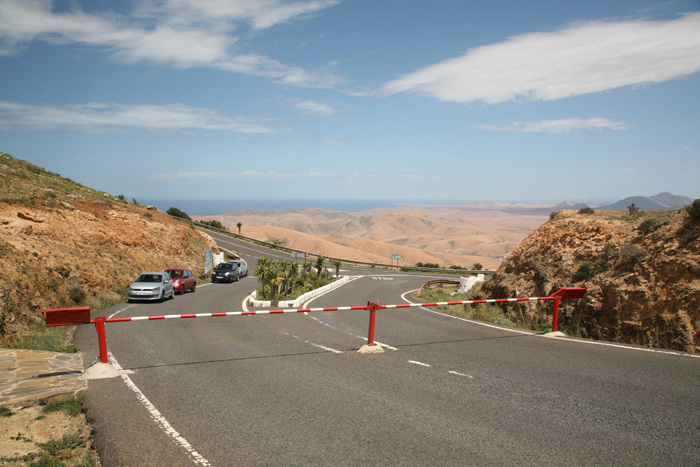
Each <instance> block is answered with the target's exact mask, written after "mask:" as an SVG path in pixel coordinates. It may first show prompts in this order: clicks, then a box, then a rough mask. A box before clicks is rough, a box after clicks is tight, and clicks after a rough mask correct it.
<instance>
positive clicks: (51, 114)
mask: <svg viewBox="0 0 700 467" xmlns="http://www.w3.org/2000/svg"><path fill="white" fill-rule="evenodd" d="M0 129H2V130H21V131H25V130H70V131H77V132H82V133H107V132H118V131H142V132H174V131H223V132H233V133H250V134H254V133H275V132H276V130H275V129H274V128H272V127H270V126H268V125H266V124H264V123H260V122H258V121H256V120H255V119H252V118H244V117H232V116H228V115H224V114H221V113H220V112H218V111H216V110H212V109H207V108H202V107H193V106H191V105H186V104H181V103H173V104H135V105H122V104H114V103H109V102H90V103H85V104H74V105H64V106H57V105H48V104H25V103H17V102H6V101H0Z"/></svg>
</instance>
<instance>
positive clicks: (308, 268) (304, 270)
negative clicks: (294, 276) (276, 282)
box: [301, 261, 313, 277]
mask: <svg viewBox="0 0 700 467" xmlns="http://www.w3.org/2000/svg"><path fill="white" fill-rule="evenodd" d="M312 266H313V265H312V264H311V262H310V261H304V262H303V263H301V271H302V274H303V275H304V277H306V276H307V275H308V274H309V272H311V267H312Z"/></svg>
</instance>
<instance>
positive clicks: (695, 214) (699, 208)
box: [685, 199, 700, 222]
mask: <svg viewBox="0 0 700 467" xmlns="http://www.w3.org/2000/svg"><path fill="white" fill-rule="evenodd" d="M685 209H686V210H687V211H688V214H690V217H691V219H693V220H694V221H695V222H700V199H696V200H695V201H693V204H691V205H690V206H688V207H686V208H685Z"/></svg>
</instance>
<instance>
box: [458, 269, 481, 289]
mask: <svg viewBox="0 0 700 467" xmlns="http://www.w3.org/2000/svg"><path fill="white" fill-rule="evenodd" d="M483 281H484V275H483V274H477V275H476V276H466V277H465V276H462V277H460V278H459V290H458V292H460V293H464V292H468V291H469V289H471V288H472V287H474V284H476V283H477V282H483Z"/></svg>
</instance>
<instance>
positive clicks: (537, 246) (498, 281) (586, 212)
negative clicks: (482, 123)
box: [470, 200, 700, 352]
mask: <svg viewBox="0 0 700 467" xmlns="http://www.w3.org/2000/svg"><path fill="white" fill-rule="evenodd" d="M564 286H576V287H585V288H586V289H587V290H588V291H587V293H586V295H585V296H584V298H582V299H580V300H572V301H568V300H564V301H562V306H561V308H560V321H559V329H560V330H564V331H565V332H566V333H567V334H569V335H576V336H581V337H587V338H595V339H602V340H607V341H615V342H624V343H630V344H636V345H641V346H649V347H660V348H667V349H675V350H683V351H688V352H698V351H700V200H695V201H694V202H693V204H691V205H690V206H688V207H686V208H683V209H679V210H675V211H649V212H645V211H642V210H639V209H637V208H636V207H635V206H634V205H630V207H629V209H628V211H627V212H620V211H594V210H592V209H590V208H586V209H581V210H580V211H560V212H555V213H552V215H551V218H550V220H549V221H548V222H546V223H545V224H543V225H542V226H541V227H539V228H538V229H536V230H535V231H533V232H532V233H531V234H530V235H529V236H528V237H527V238H526V239H525V240H524V241H523V242H522V243H521V244H520V245H519V246H518V247H517V248H516V249H515V250H514V251H513V252H512V254H511V255H510V256H509V257H508V259H507V260H506V261H505V262H504V263H503V264H502V265H501V266H500V267H499V268H498V271H497V272H496V273H495V274H494V275H493V277H492V278H490V279H489V280H487V281H485V282H483V283H481V284H479V285H477V286H476V288H475V289H474V290H473V291H472V293H471V294H470V298H472V299H483V298H507V297H534V296H547V295H550V294H551V293H552V292H553V291H555V290H556V289H558V288H559V287H564ZM507 312H508V313H509V314H510V315H512V316H514V317H515V318H517V320H518V321H520V322H530V323H547V322H550V323H551V303H549V302H538V303H537V304H536V305H534V304H530V305H527V304H523V303H515V304H512V305H509V307H508V311H507Z"/></svg>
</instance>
